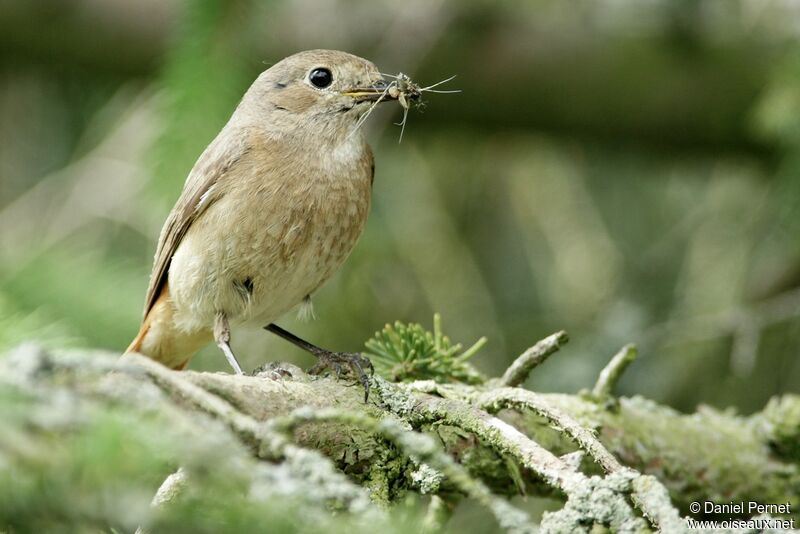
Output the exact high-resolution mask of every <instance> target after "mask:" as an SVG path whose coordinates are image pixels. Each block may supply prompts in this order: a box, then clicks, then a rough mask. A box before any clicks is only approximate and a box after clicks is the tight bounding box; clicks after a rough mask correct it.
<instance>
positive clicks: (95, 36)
mask: <svg viewBox="0 0 800 534" xmlns="http://www.w3.org/2000/svg"><path fill="white" fill-rule="evenodd" d="M798 21H800V3H798V2H794V1H789V0H783V1H768V0H763V1H761V0H747V1H733V0H716V1H705V0H701V1H695V0H671V1H658V0H648V1H645V2H641V1H633V0H600V1H597V0H593V1H578V2H559V1H555V0H553V1H526V2H522V1H519V2H511V1H499V2H498V1H495V0H492V1H490V0H468V1H454V0H451V1H444V0H407V1H405V2H390V1H387V0H378V1H370V2H355V1H347V0H314V1H311V0H296V1H256V0H234V1H222V0H188V1H178V0H136V1H134V0H40V1H37V2H29V1H25V0H5V1H3V2H0V349H2V350H4V349H7V348H9V347H11V346H13V345H16V344H18V343H19V342H21V341H22V340H25V339H37V340H40V341H43V342H45V343H46V344H48V345H52V346H66V345H68V346H92V347H103V348H107V349H111V350H116V351H122V350H123V349H124V348H125V347H126V346H127V344H128V343H129V342H130V340H131V339H132V337H133V336H134V335H135V333H136V331H137V328H138V323H139V320H140V314H141V308H142V304H143V299H144V293H145V289H146V286H147V277H148V275H149V270H150V266H151V261H152V255H153V252H154V247H155V239H156V237H157V235H158V232H159V229H160V227H161V224H162V222H163V221H164V219H165V217H166V215H167V213H168V211H169V209H170V208H171V206H172V203H173V202H174V201H175V199H176V198H177V196H178V194H179V191H180V189H181V187H182V184H183V181H184V179H185V177H186V174H187V173H188V171H189V169H190V168H191V166H192V164H193V162H194V160H195V159H196V158H197V156H198V155H199V154H200V152H201V151H202V150H203V148H204V147H205V145H206V144H207V143H208V142H209V141H210V140H211V139H212V138H213V137H214V135H215V134H216V132H217V131H218V130H219V129H220V127H221V126H222V125H223V124H224V122H225V121H226V120H227V118H228V116H229V115H230V113H231V112H232V110H233V108H234V106H235V105H236V103H237V101H238V99H239V97H240V96H241V95H242V93H243V92H244V90H245V89H246V87H247V86H248V85H249V83H250V82H251V81H252V80H253V79H254V77H255V76H256V75H257V73H258V72H260V71H261V70H263V69H265V68H266V66H267V65H269V64H271V63H274V62H275V61H277V60H279V59H281V58H283V57H285V56H286V55H289V54H291V53H293V52H296V51H299V50H303V49H310V48H337V49H342V50H347V51H350V52H353V53H356V54H359V55H362V56H365V57H367V58H369V59H371V60H373V61H374V62H375V63H376V64H377V65H379V67H380V68H381V69H382V70H383V71H384V72H389V73H396V72H398V71H403V72H406V73H409V74H410V75H411V76H412V77H413V78H414V79H415V80H418V81H420V82H422V83H433V82H435V81H438V80H440V79H443V78H446V77H448V76H451V75H453V74H456V75H458V77H457V78H456V79H455V80H454V81H453V82H451V83H450V84H449V87H452V88H459V89H461V90H462V91H463V92H462V93H460V94H454V95H430V96H429V97H428V98H426V100H427V103H428V105H427V106H426V107H425V108H424V109H423V110H422V111H423V112H424V113H417V112H412V113H411V114H410V116H409V122H408V125H407V128H406V131H405V136H404V139H403V142H402V143H401V144H398V136H399V128H398V127H397V126H394V125H393V124H392V122H396V121H397V120H399V118H400V111H401V110H400V108H399V107H392V109H383V110H381V112H380V113H379V114H376V116H374V117H373V118H372V120H371V121H370V125H369V131H368V136H369V138H370V140H371V142H372V144H373V147H374V149H375V157H376V162H377V174H376V179H375V193H374V204H373V210H372V213H371V216H370V221H369V223H368V225H367V230H366V233H365V235H364V236H363V238H362V240H361V242H360V243H359V245H358V247H357V249H356V250H355V252H354V253H353V255H352V256H351V258H350V260H349V261H348V262H347V263H346V265H345V267H344V269H343V270H342V271H341V272H340V273H339V274H338V275H337V276H336V277H335V278H334V279H333V280H332V281H331V282H330V283H328V285H327V286H325V287H324V289H323V290H321V291H320V292H319V293H318V294H317V295H316V297H315V306H316V313H317V319H316V320H315V321H312V322H310V323H300V322H299V321H297V320H296V319H295V318H294V316H293V315H292V316H287V317H286V318H283V319H282V320H281V321H280V323H281V324H282V325H283V326H285V327H288V328H290V329H293V330H295V331H296V332H297V333H298V334H300V335H303V336H304V337H306V338H308V339H310V340H313V341H314V342H317V343H319V344H321V345H323V346H328V347H331V348H336V349H339V350H354V349H358V348H360V347H362V346H363V342H364V340H366V339H367V338H368V337H369V336H371V335H372V333H373V332H374V331H375V330H377V329H379V328H380V327H382V326H383V324H384V323H386V322H391V321H394V320H396V319H400V320H403V321H416V322H421V323H423V324H424V325H426V326H430V321H431V316H432V314H433V312H434V311H439V312H441V313H442V315H443V318H444V328H445V331H446V332H447V333H449V334H450V335H451V337H452V338H453V339H454V340H456V341H462V342H464V343H470V344H471V343H472V342H473V341H474V340H475V339H477V338H478V337H480V336H482V335H486V336H488V337H489V344H488V345H487V347H486V348H485V349H484V350H483V351H482V352H481V353H480V354H479V355H478V356H477V357H476V358H475V360H474V361H475V363H476V365H477V366H478V367H479V368H480V369H481V370H483V371H485V372H487V373H491V374H497V373H499V372H501V371H502V370H503V369H504V368H505V366H506V365H507V364H508V363H509V362H510V361H511V360H512V359H513V358H514V357H515V356H516V355H517V354H519V353H520V352H521V351H523V350H524V349H525V348H526V347H528V346H529V345H531V344H533V343H534V342H535V341H536V340H537V339H539V338H541V337H543V336H545V335H547V334H549V333H551V332H553V331H555V330H558V329H566V330H567V331H568V332H569V333H570V335H571V337H572V342H571V343H570V345H569V346H568V348H566V349H565V350H564V351H563V352H562V353H561V354H559V355H558V356H556V357H554V358H553V360H551V361H550V362H548V363H547V365H545V366H544V367H542V368H540V369H539V370H537V371H536V373H535V374H534V376H533V377H532V378H531V380H530V384H529V385H530V386H531V387H533V388H535V389H539V390H545V391H553V390H558V391H565V392H568V391H575V390H577V389H579V388H582V387H587V386H590V385H591V383H592V382H593V380H594V378H595V377H596V375H597V373H598V371H599V370H600V369H601V368H602V366H603V365H604V363H605V362H606V361H607V359H608V357H609V356H610V355H611V354H612V353H613V352H614V351H615V350H616V349H617V348H618V347H619V346H621V345H622V344H624V343H627V342H630V341H633V342H636V343H637V344H639V347H640V359H639V360H638V361H637V363H636V364H635V365H634V366H633V368H632V369H631V370H630V371H629V372H628V374H627V375H626V376H625V377H624V379H623V382H622V384H621V389H622V392H623V393H627V394H633V393H641V394H644V395H646V396H649V397H651V398H654V399H656V400H658V401H661V402H666V403H668V404H671V405H673V406H676V407H678V408H680V409H684V410H691V409H693V408H694V406H695V405H696V404H698V403H701V402H703V403H708V404H713V405H717V406H728V405H731V406H735V407H737V408H739V409H740V410H742V411H744V412H749V411H752V410H754V409H756V408H758V407H760V406H762V405H763V403H764V402H765V400H766V399H767V398H768V397H770V396H772V395H774V394H777V393H781V392H786V391H797V390H798V386H800V361H798V358H797V348H798V347H800V317H799V316H800V45H798V40H797V38H798V35H799V34H800V22H798ZM233 345H234V349H235V350H236V351H237V353H238V355H239V357H240V359H241V360H242V362H243V364H245V365H246V366H247V367H248V368H252V367H254V366H256V365H258V364H260V363H262V362H264V361H268V360H277V359H280V360H294V361H296V362H299V363H301V364H303V365H310V364H311V358H310V357H309V356H307V355H304V354H302V353H300V352H299V351H297V350H296V349H294V348H292V347H290V346H288V345H287V344H286V343H285V342H283V341H281V340H279V339H276V338H274V337H273V336H270V335H268V334H267V333H265V332H258V331H256V332H242V331H235V332H234V339H233ZM192 367H193V368H196V369H213V370H227V364H226V363H225V361H224V359H223V358H222V356H221V355H220V354H219V353H218V352H217V350H216V348H215V347H209V348H207V349H205V350H204V351H203V352H202V353H201V354H200V355H199V356H198V357H197V358H196V359H195V360H194V361H193V363H192Z"/></svg>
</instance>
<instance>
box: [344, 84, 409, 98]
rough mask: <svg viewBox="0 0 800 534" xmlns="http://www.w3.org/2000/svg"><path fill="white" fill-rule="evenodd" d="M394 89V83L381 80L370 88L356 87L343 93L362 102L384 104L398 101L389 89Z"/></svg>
mask: <svg viewBox="0 0 800 534" xmlns="http://www.w3.org/2000/svg"><path fill="white" fill-rule="evenodd" d="M392 87H393V85H392V82H387V81H386V80H380V81H378V82H375V83H374V84H372V85H371V86H369V87H354V88H352V89H348V90H347V91H343V92H342V94H343V95H345V96H350V97H353V98H355V99H357V100H359V101H361V102H383V101H389V100H397V95H392V94H391V92H390V91H389V89H391V88H392Z"/></svg>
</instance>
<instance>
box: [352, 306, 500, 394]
mask: <svg viewBox="0 0 800 534" xmlns="http://www.w3.org/2000/svg"><path fill="white" fill-rule="evenodd" d="M485 344H486V338H485V337H482V338H480V339H479V340H478V341H476V342H475V344H474V345H472V346H471V347H470V348H469V349H467V350H465V351H463V352H462V351H461V343H456V344H455V345H453V344H451V342H450V338H448V337H447V336H445V335H443V334H442V318H441V316H440V315H439V314H438V313H437V314H435V315H434V316H433V332H430V331H428V330H425V329H424V328H423V327H422V325H420V324H417V323H411V324H403V323H401V322H400V321H397V322H395V323H394V325H389V324H387V325H386V326H384V327H383V330H381V331H379V332H375V336H373V337H372V339H370V340H368V341H367V342H366V343H365V345H366V347H367V350H368V351H369V353H368V356H369V357H370V359H371V360H372V363H373V365H375V370H376V371H377V372H378V374H380V375H381V376H384V377H385V378H387V379H388V380H391V381H393V382H410V381H413V380H435V381H436V382H462V383H465V384H480V383H482V382H484V381H485V377H484V376H483V375H481V374H480V373H479V372H478V371H477V370H476V369H475V368H474V367H473V366H472V365H471V364H470V363H469V362H468V361H467V360H469V359H470V358H472V356H474V355H475V354H476V353H477V352H478V351H479V350H480V349H481V348H482V347H483V345H485Z"/></svg>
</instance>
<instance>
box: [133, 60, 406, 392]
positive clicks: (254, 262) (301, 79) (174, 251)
mask: <svg viewBox="0 0 800 534" xmlns="http://www.w3.org/2000/svg"><path fill="white" fill-rule="evenodd" d="M390 87H391V82H388V81H387V80H386V79H384V77H383V75H382V74H381V73H380V71H379V70H378V68H377V67H376V66H375V65H374V64H373V63H372V62H370V61H368V60H366V59H363V58H361V57H358V56H355V55H352V54H349V53H346V52H341V51H337V50H308V51H304V52H299V53H296V54H294V55H291V56H289V57H287V58H285V59H283V60H281V61H279V62H277V63H275V64H274V65H272V66H271V67H270V68H268V69H267V70H265V71H264V72H262V73H261V74H260V75H259V76H258V77H257V78H256V80H255V81H254V82H253V84H252V85H251V86H250V88H249V89H248V90H247V91H246V92H245V94H244V96H243V97H242V99H241V101H240V103H239V104H238V106H237V107H236V109H235V111H234V112H233V114H232V115H231V117H230V119H229V120H228V122H227V124H225V126H224V127H223V128H222V130H221V131H220V132H219V134H218V135H217V136H216V138H214V140H213V141H212V142H211V143H210V144H209V145H208V147H207V148H206V149H205V150H204V151H203V153H202V154H201V155H200V157H199V158H198V160H197V162H196V163H195V164H194V166H193V168H192V169H191V171H190V172H189V175H188V177H187V178H186V182H185V184H184V186H183V190H182V192H181V194H180V196H179V198H178V200H177V202H176V203H175V206H174V207H173V208H172V211H171V212H170V214H169V216H168V217H167V219H166V222H165V223H164V226H163V228H162V230H161V233H160V236H159V239H158V245H157V247H156V252H155V257H154V261H153V268H152V272H151V275H150V282H149V286H148V288H147V294H146V297H145V306H144V316H143V320H142V323H141V326H140V328H139V331H138V333H137V335H136V337H135V338H134V340H133V341H132V342H131V344H130V346H129V347H128V349H127V350H126V353H127V352H137V353H140V354H143V355H145V356H148V357H149V358H152V359H154V360H156V361H158V362H160V363H162V364H163V365H165V366H167V367H169V368H172V369H176V370H181V369H184V368H186V366H187V365H188V364H189V362H190V360H191V359H192V357H193V355H194V354H195V353H196V352H197V351H198V350H199V349H200V348H202V347H203V346H205V345H207V344H209V343H210V342H211V341H214V342H215V343H216V344H217V346H218V347H219V349H220V350H221V351H222V353H223V354H224V355H225V357H226V359H227V360H228V362H229V363H230V365H231V367H232V368H233V370H234V371H235V372H236V373H237V374H242V373H243V371H242V368H241V366H240V364H239V362H238V360H237V358H236V356H235V355H234V353H233V351H232V349H231V346H230V341H231V325H234V326H237V327H238V326H240V325H241V326H260V327H264V328H266V329H267V330H268V331H270V332H272V333H274V334H277V335H279V336H281V337H283V338H284V339H286V340H288V341H290V342H292V343H294V344H295V345H297V346H299V347H301V348H303V349H305V350H307V351H309V352H311V353H312V354H314V355H315V356H316V357H317V358H318V363H317V365H315V366H314V367H313V368H312V371H314V372H319V371H321V370H323V369H326V368H328V369H332V370H335V371H336V372H337V374H338V373H339V372H340V371H341V370H342V369H343V368H350V369H351V370H353V371H354V372H355V373H356V374H357V375H358V376H359V379H360V380H361V382H362V384H364V387H365V390H366V391H365V400H366V395H367V394H368V388H369V386H368V379H367V377H366V375H365V372H364V370H365V369H370V370H371V364H370V363H369V360H368V359H367V358H365V357H364V356H363V355H362V354H360V353H348V352H334V351H328V350H325V349H322V348H320V347H317V346H316V345H313V344H311V343H309V342H306V341H304V340H303V339H301V338H299V337H298V336H295V335H294V334H292V333H290V332H288V331H286V330H284V329H282V328H280V327H279V326H277V325H276V324H274V321H276V320H277V319H278V318H279V317H281V316H282V315H283V314H285V313H286V312H288V311H289V310H291V309H292V308H294V307H295V306H297V305H298V304H301V303H308V302H310V298H311V295H313V294H314V292H315V291H317V290H318V289H319V288H320V286H322V285H323V284H324V283H325V282H326V281H327V280H328V279H330V278H331V276H332V275H333V274H334V273H335V272H336V271H337V270H338V269H339V268H340V267H341V265H342V263H343V262H344V261H345V259H346V258H347V257H348V255H349V254H350V252H351V251H352V249H353V247H354V246H355V244H356V242H357V241H358V239H359V237H360V235H361V233H362V231H363V230H364V226H365V223H366V220H367V215H368V213H369V208H370V198H371V193H372V184H373V181H374V176H375V164H374V158H373V154H372V150H371V148H370V146H369V144H367V142H366V140H365V137H364V134H363V132H362V129H361V128H360V126H361V124H362V122H363V119H365V118H366V115H368V114H369V113H370V112H371V111H372V109H373V108H374V106H376V105H377V104H378V103H380V102H388V101H392V100H396V99H397V95H396V92H394V91H393V92H392V93H393V94H394V96H393V95H392V94H389V91H388V89H389V88H390Z"/></svg>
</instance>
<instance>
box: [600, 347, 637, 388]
mask: <svg viewBox="0 0 800 534" xmlns="http://www.w3.org/2000/svg"><path fill="white" fill-rule="evenodd" d="M635 359H636V345H633V344H628V345H625V346H624V347H622V348H621V349H620V350H619V352H617V353H616V354H615V355H614V356H613V357H612V358H611V361H609V362H608V365H606V366H605V367H604V368H603V370H602V371H600V376H599V377H598V378H597V383H596V384H595V385H594V388H593V389H592V395H594V397H595V398H597V399H605V398H608V397H611V396H613V394H614V387H616V385H617V382H619V379H620V378H621V377H622V373H624V372H625V369H627V368H628V366H629V365H630V364H631V363H633V361H634V360H635Z"/></svg>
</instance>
